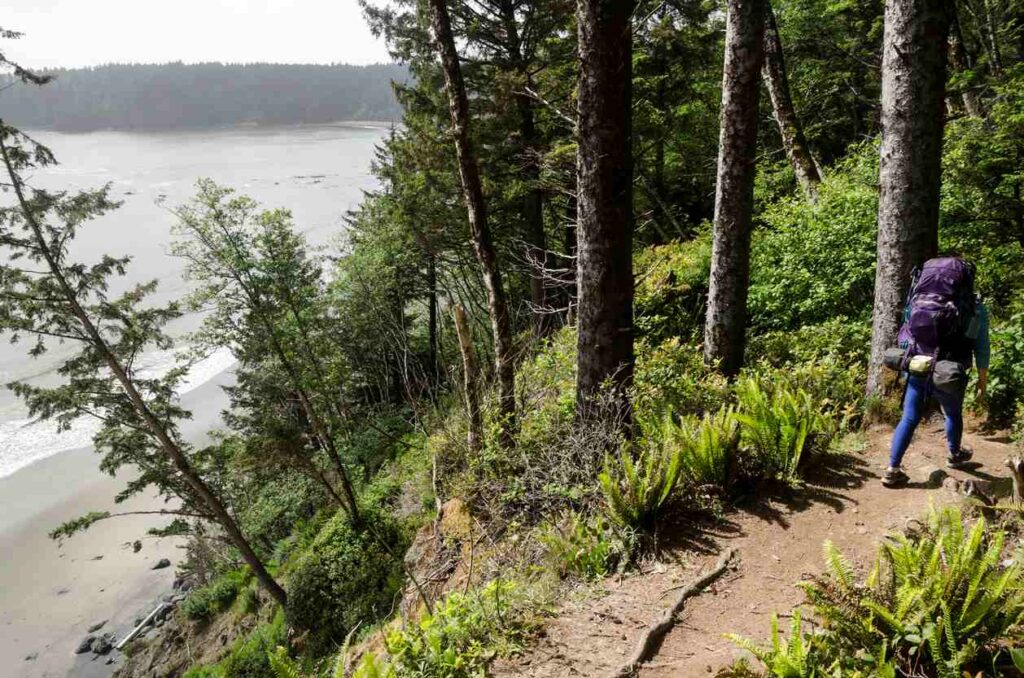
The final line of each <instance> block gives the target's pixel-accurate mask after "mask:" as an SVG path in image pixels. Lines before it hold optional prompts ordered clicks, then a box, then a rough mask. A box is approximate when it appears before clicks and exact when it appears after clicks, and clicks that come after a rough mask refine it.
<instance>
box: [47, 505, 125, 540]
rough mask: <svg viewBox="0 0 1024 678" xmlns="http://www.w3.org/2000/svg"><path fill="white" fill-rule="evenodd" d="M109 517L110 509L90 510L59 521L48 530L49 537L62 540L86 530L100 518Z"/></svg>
mask: <svg viewBox="0 0 1024 678" xmlns="http://www.w3.org/2000/svg"><path fill="white" fill-rule="evenodd" d="M109 517H110V511H90V512H88V513H86V514H85V515H84V516H80V517H78V518H75V519H73V520H69V521H67V522H64V523H61V524H60V525H59V526H58V527H56V528H54V529H53V530H51V531H50V534H49V537H50V539H56V540H58V541H63V540H65V539H67V538H68V537H72V536H74V535H75V534H77V533H79V532H84V531H85V530H88V529H89V528H90V527H92V526H93V525H94V524H96V523H98V522H99V521H101V520H106V519H107V518H109Z"/></svg>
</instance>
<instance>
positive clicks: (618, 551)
mask: <svg viewBox="0 0 1024 678" xmlns="http://www.w3.org/2000/svg"><path fill="white" fill-rule="evenodd" d="M539 538H540V542H541V543H542V544H543V545H544V546H545V547H546V548H547V550H548V555H549V556H550V558H551V560H552V562H553V564H554V567H556V568H557V569H558V572H559V574H560V575H562V576H565V575H572V576H574V577H577V578H579V579H582V580H585V581H586V580H594V579H600V578H602V577H604V576H606V575H608V574H610V573H611V572H612V571H614V570H615V568H616V566H617V565H619V566H621V565H624V564H625V563H627V562H628V561H629V559H630V558H631V557H632V554H633V552H634V550H635V547H636V544H635V538H634V535H633V533H632V532H631V531H629V530H627V529H624V528H622V527H619V526H616V525H613V524H611V523H610V522H608V520H607V519H606V518H605V517H604V516H602V515H600V514H599V515H596V516H594V517H592V518H589V519H587V518H584V517H582V516H579V515H577V514H572V515H570V517H569V519H568V521H567V522H566V524H565V525H564V526H562V525H559V524H557V523H552V524H550V525H548V526H547V527H546V528H543V529H542V531H541V533H540V537H539Z"/></svg>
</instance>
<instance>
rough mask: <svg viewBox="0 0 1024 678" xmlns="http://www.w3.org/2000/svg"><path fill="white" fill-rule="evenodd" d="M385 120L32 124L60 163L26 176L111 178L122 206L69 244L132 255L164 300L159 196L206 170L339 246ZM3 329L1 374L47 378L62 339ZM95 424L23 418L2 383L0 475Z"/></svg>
mask: <svg viewBox="0 0 1024 678" xmlns="http://www.w3.org/2000/svg"><path fill="white" fill-rule="evenodd" d="M387 132H388V130H387V128H386V127H383V126H376V125H370V124H359V123H354V124H336V125H315V126H301V127H288V126H282V127H269V128H235V129H223V130H214V131H203V132H165V133H127V132H94V133H87V134H59V133H52V132H39V133H36V134H34V135H33V136H35V138H36V139H38V140H39V141H41V142H43V143H45V144H46V145H48V146H49V147H50V149H51V150H52V151H53V152H54V153H55V154H56V155H57V159H58V160H59V161H60V163H61V164H60V165H59V166H57V167H54V168H50V169H48V170H47V171H45V172H39V173H37V174H36V176H34V177H32V182H33V183H34V184H36V185H39V186H44V187H47V188H55V189H56V188H60V189H67V190H76V189H82V188H94V187H99V186H102V185H105V184H110V186H111V187H112V194H113V195H114V196H115V197H117V198H119V199H120V200H123V205H122V207H121V208H120V209H118V210H116V211H115V212H112V213H111V214H108V215H106V216H105V217H103V218H102V219H99V220H97V221H95V222H92V223H90V224H87V225H85V226H84V227H83V228H81V229H80V231H79V235H78V237H77V239H76V241H75V244H74V247H73V249H72V253H73V255H74V256H75V257H76V258H77V259H78V260H80V261H84V262H91V261H95V260H96V259H98V258H99V257H100V256H102V255H103V254H108V253H109V254H113V255H124V254H128V255H131V256H132V264H131V265H130V266H129V269H128V275H127V276H126V278H125V284H134V283H137V282H140V281H144V280H152V279H155V280H157V281H158V288H157V292H156V294H155V296H154V298H155V299H156V300H159V301H166V300H170V299H178V298H181V297H182V296H184V295H185V294H186V293H187V292H188V283H187V282H186V281H185V280H184V279H183V269H184V265H183V262H182V261H181V260H180V259H177V258H176V257H174V256H172V255H171V254H170V245H171V242H172V238H173V236H172V227H173V225H174V221H175V219H174V216H173V214H172V213H171V209H170V208H173V207H175V206H177V205H180V204H182V203H184V202H185V201H187V200H188V199H189V197H190V196H191V195H192V194H193V193H194V188H195V182H196V180H197V179H198V178H200V177H208V178H211V179H213V180H215V181H217V182H218V183H221V184H223V185H226V186H229V187H231V188H234V189H236V190H237V191H239V192H240V193H244V194H246V195H249V196H251V197H253V198H255V199H256V200H257V201H259V202H260V203H262V204H263V205H265V206H266V207H268V208H269V207H275V208H276V207H285V208H288V209H290V210H291V211H292V214H293V217H294V219H295V223H296V226H297V228H298V230H300V231H301V232H302V233H304V234H305V236H306V238H307V240H308V241H309V243H310V244H311V245H313V246H314V247H328V246H332V245H333V246H340V243H341V242H343V239H344V230H345V221H344V217H345V214H346V212H348V211H349V210H351V209H353V208H355V207H356V205H358V203H359V201H360V199H361V198H362V195H363V192H364V191H367V190H371V189H373V188H374V187H375V186H376V181H375V180H374V178H373V176H372V175H371V174H370V161H371V159H372V157H373V152H374V148H375V147H376V145H377V144H378V143H379V142H380V141H381V140H382V138H383V137H384V135H386V134H387ZM0 199H4V198H2V197H0ZM198 323H199V318H198V317H196V316H186V317H184V318H182V319H181V320H180V321H178V322H176V323H175V324H174V325H173V326H171V327H170V328H169V329H170V331H171V334H172V335H173V336H179V337H180V336H183V335H184V334H186V333H187V332H189V331H191V330H192V329H194V328H195V327H196V326H197V324H198ZM7 339H8V337H0V383H3V384H6V383H8V382H10V381H16V380H17V381H21V380H25V381H29V382H32V383H40V384H48V383H54V382H55V381H56V379H57V377H56V375H55V374H54V369H55V367H56V366H57V365H58V364H59V363H60V360H61V358H62V357H64V356H66V355H67V352H68V351H69V350H70V348H69V347H67V346H59V345H58V346H54V347H53V349H52V350H51V351H49V352H48V353H47V354H44V355H43V356H42V357H40V358H37V359H31V358H29V357H27V355H26V354H25V349H24V347H23V346H21V345H10V344H9V343H8V342H7ZM232 362H233V360H232V357H231V353H230V351H229V350H227V349H221V350H218V351H217V352H215V353H214V354H213V355H211V356H209V357H207V358H206V359H205V360H203V361H201V362H199V363H198V364H196V365H194V366H193V368H192V370H191V371H190V372H189V374H188V376H187V378H186V379H185V380H184V381H183V383H182V384H181V387H180V392H181V393H186V392H188V391H190V390H192V389H195V388H197V387H198V386H200V385H202V384H204V383H206V382H207V381H209V380H210V379H212V378H213V377H215V376H216V375H217V374H219V373H220V372H222V371H224V370H226V369H230V367H231V364H232ZM174 363H175V352H174V351H161V352H154V353H151V354H149V355H147V356H145V357H144V358H143V361H142V364H143V366H144V369H145V370H147V371H150V372H151V373H161V372H163V371H166V370H168V369H170V368H171V367H172V366H173V365H174ZM95 431H96V424H95V423H94V422H91V421H87V420H79V421H76V422H74V423H73V424H72V426H71V427H70V429H69V430H66V431H58V430H57V429H56V427H55V426H54V425H53V424H51V423H49V422H35V421H32V420H31V419H30V418H29V417H28V414H27V412H26V411H25V409H24V407H23V406H22V405H21V403H20V402H19V401H18V400H17V399H16V398H15V397H14V396H13V394H12V393H11V392H10V391H9V390H8V389H6V388H3V387H0V477H4V476H7V475H10V474H12V473H14V472H15V471H17V470H18V469H20V468H23V467H24V466H27V465H28V464H31V463H32V462H33V461H36V460H38V459H42V458H44V457H48V456H50V455H53V454H57V453H59V452H61V451H65V450H71V449H76V448H80V447H84V446H86V445H89V444H90V442H91V439H92V436H93V434H94V433H95Z"/></svg>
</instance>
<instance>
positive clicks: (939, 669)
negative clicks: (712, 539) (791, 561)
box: [720, 507, 1024, 678]
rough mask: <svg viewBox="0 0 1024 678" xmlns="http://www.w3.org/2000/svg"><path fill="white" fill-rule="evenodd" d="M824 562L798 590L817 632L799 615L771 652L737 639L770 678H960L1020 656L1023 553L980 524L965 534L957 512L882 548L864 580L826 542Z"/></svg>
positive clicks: (935, 512) (993, 670)
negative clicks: (1009, 547)
mask: <svg viewBox="0 0 1024 678" xmlns="http://www.w3.org/2000/svg"><path fill="white" fill-rule="evenodd" d="M825 562H826V566H827V574H825V575H823V576H818V577H813V578H811V579H808V580H806V581H804V582H803V583H802V584H801V588H803V590H804V593H805V596H806V600H807V606H808V607H809V608H810V609H811V610H812V611H813V612H814V615H815V617H816V618H817V620H818V622H819V623H820V627H821V628H820V630H818V631H814V632H808V631H805V630H804V628H803V625H802V623H801V617H800V610H799V609H797V610H794V612H793V615H792V616H793V621H792V623H791V628H790V633H789V639H788V640H786V641H783V640H782V639H781V638H780V635H779V631H778V620H777V617H776V618H774V619H773V621H772V641H771V645H769V646H768V647H759V646H757V645H755V644H753V643H751V642H750V641H747V640H745V639H743V638H738V637H735V636H733V639H734V640H735V641H736V642H737V643H738V644H739V645H740V646H741V647H744V648H746V649H748V650H750V651H751V652H752V653H753V654H754V655H755V656H756V657H757V659H758V660H759V661H760V662H761V663H762V664H763V665H764V667H765V669H766V671H767V672H768V675H771V676H778V677H779V678H803V677H805V676H806V677H810V676H825V675H828V676H832V675H842V676H892V677H895V676H897V675H899V676H921V677H929V678H930V677H936V678H947V677H948V678H959V677H960V676H961V675H965V674H966V675H972V676H973V675H976V674H977V675H1001V674H1002V671H1004V670H1005V669H1008V668H1010V667H1012V666H1013V665H1014V664H1018V666H1019V662H1020V660H1021V659H1024V657H1021V656H1020V653H1011V649H1012V648H1014V647H1016V646H1019V644H1020V642H1021V640H1022V639H1024V629H1022V627H1021V624H1022V622H1024V566H1022V562H1021V553H1020V552H1019V550H1018V551H1017V552H1012V553H1008V552H1007V544H1006V533H1005V532H1004V531H1003V530H1001V529H992V528H990V527H989V525H988V524H987V523H986V521H985V519H984V518H979V519H977V520H976V521H975V522H974V524H973V525H971V526H970V527H969V528H967V527H965V524H964V520H963V516H962V515H961V512H960V510H959V509H958V508H955V507H954V508H946V509H941V510H939V509H935V508H933V509H932V510H931V512H930V514H929V517H928V520H927V525H926V526H925V528H924V529H923V530H922V531H921V533H920V534H917V535H914V536H905V535H893V536H891V537H889V538H888V539H887V540H885V541H884V542H883V543H882V545H881V547H880V548H879V554H878V558H877V561H876V564H875V567H874V569H873V570H872V572H871V574H870V575H869V576H868V577H867V579H866V580H864V581H858V579H857V577H856V576H855V574H854V571H853V568H852V567H851V565H850V563H849V562H848V561H847V560H846V559H845V558H844V557H843V555H842V554H841V553H840V552H839V551H838V549H836V548H835V546H834V545H833V544H832V543H831V542H826V544H825ZM742 670H746V669H741V668H739V667H734V668H733V669H730V670H729V671H725V672H722V673H721V674H720V675H722V676H727V675H741V674H738V673H735V671H742Z"/></svg>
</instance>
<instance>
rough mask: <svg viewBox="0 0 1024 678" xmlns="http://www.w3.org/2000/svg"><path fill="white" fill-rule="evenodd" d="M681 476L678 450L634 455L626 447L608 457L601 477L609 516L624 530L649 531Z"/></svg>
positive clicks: (658, 450) (663, 450)
mask: <svg viewBox="0 0 1024 678" xmlns="http://www.w3.org/2000/svg"><path fill="white" fill-rule="evenodd" d="M681 476H682V453H681V451H680V450H679V449H666V448H661V449H658V448H652V449H648V450H643V451H641V452H640V453H639V454H638V455H636V458H635V459H634V452H633V450H632V449H631V448H630V447H629V446H624V447H623V448H622V450H621V451H620V452H619V453H618V454H615V455H609V456H607V457H605V463H604V471H602V472H601V474H600V475H599V476H598V480H599V481H600V484H601V490H602V493H603V495H604V500H605V504H606V509H607V511H608V515H609V516H610V517H611V519H612V520H613V521H615V522H616V523H618V524H619V525H621V526H623V527H627V528H630V529H635V530H648V529H650V528H652V527H654V525H655V523H656V522H657V519H658V517H659V516H660V515H661V514H662V512H663V511H664V509H665V507H666V505H667V504H668V501H669V497H670V496H671V495H672V492H673V490H675V488H676V485H677V484H678V482H679V479H680V478H681Z"/></svg>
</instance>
